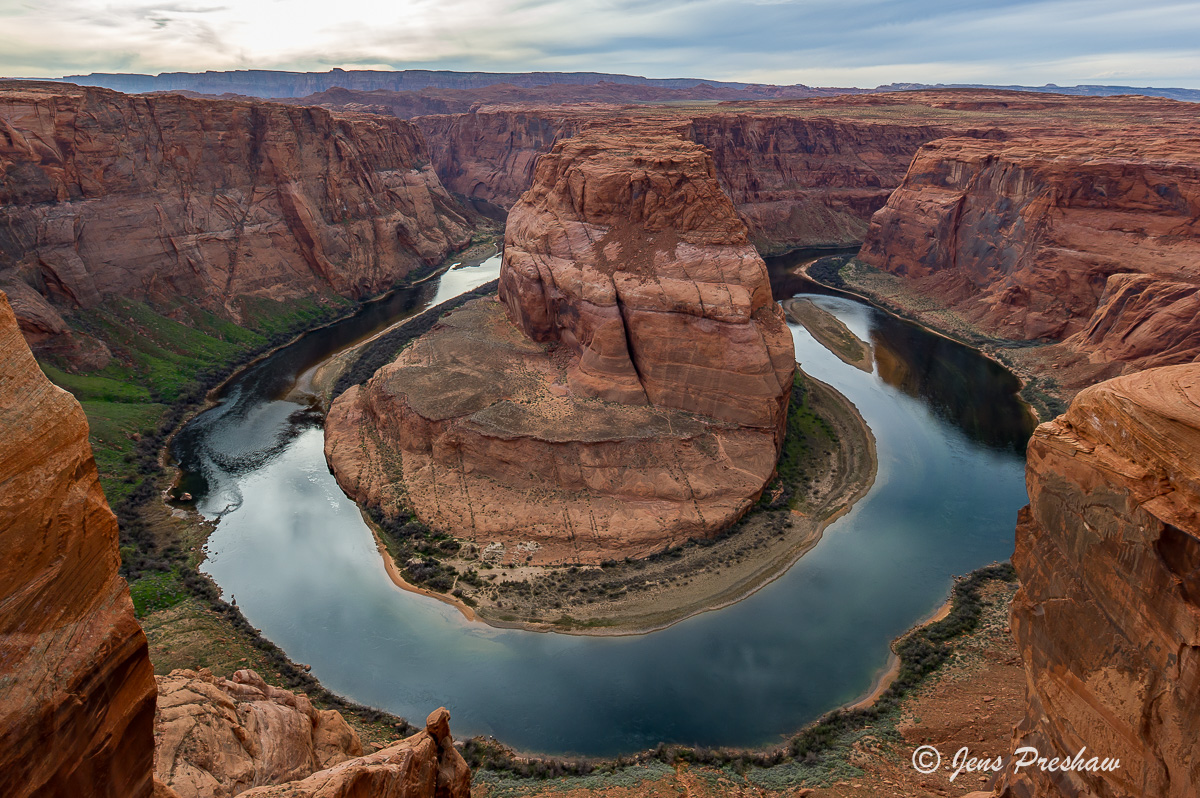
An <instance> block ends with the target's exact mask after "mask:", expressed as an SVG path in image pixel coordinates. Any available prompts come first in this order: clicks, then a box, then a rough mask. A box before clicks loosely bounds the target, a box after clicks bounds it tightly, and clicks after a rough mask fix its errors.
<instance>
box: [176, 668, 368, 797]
mask: <svg viewBox="0 0 1200 798" xmlns="http://www.w3.org/2000/svg"><path fill="white" fill-rule="evenodd" d="M157 682H158V709H157V712H156V717H155V725H154V731H155V738H156V745H155V752H154V753H155V768H154V770H155V776H156V778H158V779H159V781H161V782H162V783H164V784H166V785H168V786H170V787H171V788H172V789H174V790H175V791H176V792H177V793H178V794H179V795H180V796H181V797H182V798H198V797H199V796H205V798H230V796H234V795H237V794H238V793H241V792H244V791H246V790H248V789H250V788H251V787H260V786H264V785H274V784H282V783H284V782H288V781H296V780H299V779H304V778H307V777H308V776H311V775H312V774H313V773H314V772H316V771H318V770H322V769H324V768H328V767H332V766H333V765H337V764H340V763H341V762H345V761H346V760H347V759H351V758H353V757H356V756H362V753H363V749H362V744H361V743H360V742H359V739H358V734H357V733H355V731H354V729H352V728H351V727H350V726H349V725H348V724H347V723H346V721H345V720H343V718H342V716H341V714H340V713H338V712H336V711H335V710H331V709H330V710H317V709H315V708H314V707H313V706H312V703H311V702H310V701H309V700H308V698H307V697H306V696H304V695H303V694H296V693H291V692H288V691H287V690H281V689H280V688H278V687H272V686H270V685H268V684H266V682H264V681H263V680H262V678H261V677H260V676H259V675H258V674H257V673H255V672H254V671H251V670H241V671H237V672H236V673H234V674H233V678H232V679H221V678H218V677H215V676H213V675H212V674H211V673H209V672H207V671H201V672H200V673H197V672H195V671H186V670H183V671H172V672H171V674H170V675H169V676H159V677H157Z"/></svg>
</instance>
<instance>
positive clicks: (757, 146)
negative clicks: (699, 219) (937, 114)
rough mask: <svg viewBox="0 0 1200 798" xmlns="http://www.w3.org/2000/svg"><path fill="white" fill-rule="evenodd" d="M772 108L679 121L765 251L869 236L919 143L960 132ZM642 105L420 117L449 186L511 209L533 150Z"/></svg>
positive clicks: (608, 124)
mask: <svg viewBox="0 0 1200 798" xmlns="http://www.w3.org/2000/svg"><path fill="white" fill-rule="evenodd" d="M797 104H799V103H797ZM774 107H776V106H771V107H770V108H774ZM835 108H836V107H835ZM769 111H770V109H765V112H764V111H757V112H754V113H736V114H735V113H715V114H705V115H702V116H695V117H692V116H688V115H683V114H680V115H678V117H677V118H676V119H674V120H673V121H674V123H675V125H676V126H677V127H678V128H679V129H680V130H681V131H685V135H686V137H687V138H690V139H691V140H693V141H696V142H698V143H700V144H703V145H704V146H706V147H708V148H709V149H710V150H711V151H712V155H713V159H714V161H715V163H716V170H717V176H718V179H719V180H720V183H721V186H722V187H723V188H724V189H725V190H726V192H727V193H728V194H729V195H730V196H731V198H732V199H733V202H734V205H735V206H736V208H737V211H738V213H740V214H741V215H742V217H743V219H744V220H745V221H746V223H747V224H748V225H749V227H750V234H751V237H752V239H753V241H754V243H755V244H756V245H757V246H759V247H760V248H762V249H764V250H778V249H787V248H791V247H796V246H807V245H822V244H843V245H844V244H847V243H855V242H858V241H860V240H862V237H863V235H864V233H865V232H866V229H867V220H868V219H869V218H870V216H871V214H872V213H874V212H875V211H876V210H878V209H879V208H880V207H881V206H882V205H883V204H884V202H885V201H886V200H887V197H888V194H889V193H890V192H891V191H892V189H893V188H895V187H896V186H897V185H899V183H900V180H901V178H903V177H904V170H905V169H906V168H907V166H908V163H909V161H910V160H911V159H912V156H913V154H914V153H915V152H916V151H917V149H918V148H919V147H920V146H921V145H922V144H924V143H925V142H927V141H929V140H930V139H933V138H938V137H940V136H944V135H947V133H949V132H952V129H951V128H949V127H947V126H945V125H937V124H934V123H930V122H925V121H923V120H919V119H918V120H914V121H912V122H906V121H900V122H896V121H888V120H883V121H874V120H871V121H863V120H854V119H842V118H837V116H836V115H835V116H833V118H821V117H819V116H817V117H815V118H813V117H808V116H797V115H795V114H794V113H791V112H776V113H774V114H772V113H770V112H769ZM637 113H638V112H637V111H633V110H631V109H627V108H626V109H620V110H612V109H610V110H605V109H596V108H578V107H576V108H562V109H556V108H544V107H543V108H538V107H526V108H516V109H506V108H498V109H482V110H479V111H477V112H473V113H469V114H453V115H442V116H425V117H418V118H417V119H415V120H413V121H414V122H415V124H416V125H417V126H418V127H420V128H421V130H422V132H424V134H425V137H426V138H427V139H428V141H429V149H430V154H431V157H432V160H433V163H434V165H435V167H436V168H437V172H438V175H439V176H440V177H441V179H442V182H443V183H444V184H445V185H446V187H447V188H449V189H450V190H451V191H455V192H458V193H460V194H463V195H466V196H468V197H473V198H477V199H483V200H487V201H488V202H491V203H493V204H495V205H498V206H500V207H503V208H509V207H511V206H512V205H513V204H514V203H515V202H516V200H517V198H518V197H520V196H521V194H522V192H524V191H525V190H526V189H527V188H529V187H530V186H531V185H532V182H533V170H534V164H535V163H536V161H537V157H538V156H539V155H540V154H542V153H545V152H548V151H549V150H550V148H551V146H553V144H554V143H555V142H557V141H560V140H562V139H564V138H569V137H571V136H573V135H575V134H576V133H578V132H579V131H581V130H584V129H587V128H597V129H607V128H613V127H619V126H620V125H622V124H624V123H625V122H626V121H627V120H628V119H629V118H630V116H634V117H636V116H637ZM832 113H833V114H836V110H832ZM961 132H964V133H965V132H967V131H966V129H965V128H963V129H962V130H961Z"/></svg>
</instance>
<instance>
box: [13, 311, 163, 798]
mask: <svg viewBox="0 0 1200 798" xmlns="http://www.w3.org/2000/svg"><path fill="white" fill-rule="evenodd" d="M0 430H3V431H4V435H3V437H2V438H0V542H2V544H3V551H4V556H3V557H2V558H0V795H4V796H6V797H7V798H19V797H20V796H39V798H56V797H57V798H76V797H77V796H81V795H87V796H97V797H98V798H100V797H108V798H138V797H139V796H149V795H150V791H151V787H152V782H151V778H152V773H153V770H152V766H153V756H154V737H153V722H154V697H155V686H154V675H153V671H152V669H151V666H150V658H149V655H148V653H147V646H146V638H145V636H144V635H143V634H142V630H141V628H140V627H139V626H138V623H137V621H136V620H135V619H134V614H133V603H132V602H131V601H130V599H129V589H128V587H127V586H126V584H125V580H123V579H121V578H120V577H119V576H118V575H117V567H118V564H119V557H118V554H117V519H116V517H115V516H114V515H113V513H112V511H111V510H109V508H108V503H107V502H106V501H105V499H104V493H103V492H102V491H101V489H100V483H99V482H98V480H97V474H96V464H95V461H94V459H93V458H92V450H91V448H90V447H89V446H88V425H87V420H86V419H85V418H84V415H83V410H82V409H81V408H80V407H79V403H78V402H76V401H75V400H74V399H73V398H71V396H70V394H68V393H66V392H65V391H63V390H60V389H59V388H56V387H54V386H53V385H51V384H50V381H49V380H47V379H46V378H45V376H43V375H42V372H41V371H40V370H39V369H38V366H37V363H36V362H35V361H34V359H33V354H32V353H31V352H30V351H29V347H28V346H27V345H26V343H25V341H24V340H23V339H22V336H21V333H20V331H19V329H18V327H17V321H16V318H15V317H14V315H13V313H12V310H11V309H10V308H9V304H8V301H7V299H6V298H5V297H4V295H3V294H0Z"/></svg>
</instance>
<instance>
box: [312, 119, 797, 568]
mask: <svg viewBox="0 0 1200 798" xmlns="http://www.w3.org/2000/svg"><path fill="white" fill-rule="evenodd" d="M500 299H501V300H502V303H497V302H495V301H492V300H478V301H476V302H473V303H471V304H469V305H467V306H465V307H464V308H463V309H462V310H460V311H458V312H456V313H454V314H452V315H450V316H449V317H448V318H445V319H443V321H442V323H441V324H440V325H439V326H438V327H436V328H434V330H432V331H431V332H430V333H428V334H427V335H426V336H424V337H422V338H421V339H420V340H419V341H417V342H416V343H415V344H414V345H413V346H412V347H410V348H409V349H407V350H405V352H404V353H402V354H401V356H400V357H399V358H398V359H397V360H396V361H395V362H394V363H392V364H390V365H388V366H385V367H384V368H382V369H380V371H379V372H377V373H376V375H375V376H374V377H373V378H372V379H371V380H370V381H369V382H368V383H366V384H365V385H363V386H359V387H357V388H354V389H351V390H350V391H347V392H346V393H345V394H344V395H343V396H342V397H341V398H339V399H338V400H337V401H336V402H335V403H334V405H333V407H332V408H331V410H330V413H329V416H328V418H327V421H326V456H327V458H328V460H329V462H330V464H331V466H332V468H333V470H334V473H335V474H336V475H337V477H338V481H339V483H340V484H341V485H342V487H343V488H344V489H345V490H346V491H347V492H348V493H350V494H351V495H352V496H354V497H355V498H356V499H358V500H359V501H360V502H365V503H369V504H377V505H380V506H382V507H383V508H384V510H385V511H387V512H394V508H395V507H396V506H397V505H399V504H403V505H405V506H408V507H411V508H412V509H413V510H414V511H415V512H416V513H417V515H418V516H419V517H420V518H421V519H422V520H424V521H426V522H427V523H430V524H432V525H433V526H435V527H438V528H441V529H446V530H449V531H452V532H453V533H454V534H455V535H456V536H459V537H463V538H468V539H472V540H474V541H476V542H477V543H479V544H481V545H488V544H492V543H498V544H500V545H506V546H509V545H514V544H518V545H521V544H532V545H530V546H529V548H530V552H531V553H530V557H532V559H533V560H534V561H537V562H588V561H599V560H601V559H604V558H606V557H612V556H616V555H630V554H632V555H638V554H647V553H650V552H651V551H654V550H658V549H661V548H662V547H663V545H664V544H668V543H678V542H680V541H682V540H684V539H686V538H688V537H693V536H702V535H709V534H712V533H714V532H716V531H717V530H719V529H721V528H722V527H723V526H726V525H728V524H729V523H730V522H731V521H733V520H734V519H736V518H737V517H738V516H739V515H740V514H741V513H742V512H744V511H745V509H746V508H748V507H749V505H750V504H751V503H752V502H753V501H754V500H755V499H756V498H757V497H758V495H759V494H760V493H761V491H762V488H763V486H764V485H765V483H766V482H767V481H768V480H769V478H770V476H771V474H772V473H773V471H774V467H775V461H776V459H777V456H778V447H779V445H780V443H781V438H782V433H781V430H782V425H783V423H784V420H785V415H786V408H787V400H788V397H789V395H790V391H791V385H792V375H793V373H794V370H795V356H794V353H793V350H792V340H791V335H790V332H789V331H788V329H787V326H786V324H785V322H784V319H783V314H782V311H781V310H780V309H779V307H778V306H777V305H776V304H775V303H774V302H773V301H772V298H771V293H770V286H769V283H768V281H767V275H766V269H765V266H764V264H763V262H762V260H761V258H759V257H758V255H757V254H756V253H755V252H754V249H753V248H752V247H751V246H750V244H749V241H748V239H747V236H746V231H745V227H744V226H743V225H742V224H741V222H740V221H739V220H738V218H737V216H736V214H735V212H734V210H733V207H732V205H731V204H730V202H729V200H728V198H726V197H725V196H724V195H723V194H722V193H721V190H720V188H719V186H718V185H717V182H716V180H715V175H714V172H713V168H712V162H711V159H710V158H709V156H708V155H707V153H706V152H705V150H704V149H703V148H702V147H699V146H697V145H695V144H691V143H689V142H685V141H682V140H680V139H678V138H675V137H673V136H670V135H663V134H661V133H659V134H657V135H655V134H653V133H652V132H648V131H645V130H642V131H635V132H630V133H626V134H613V133H588V134H585V135H581V136H579V137H577V138H574V139H569V140H566V141H564V142H561V143H560V144H559V145H557V146H556V147H555V149H554V151H553V152H552V153H551V154H550V155H547V156H546V157H544V158H543V159H542V160H541V162H540V163H539V166H538V172H537V182H536V185H535V187H534V188H533V189H531V190H530V191H529V192H528V193H527V194H526V195H525V197H523V198H522V200H521V202H519V203H518V204H517V206H516V207H514V208H513V211H512V213H511V214H510V217H509V225H508V229H507V239H506V243H505V256H504V265H503V268H502V270H501V277H500ZM506 311H507V312H506Z"/></svg>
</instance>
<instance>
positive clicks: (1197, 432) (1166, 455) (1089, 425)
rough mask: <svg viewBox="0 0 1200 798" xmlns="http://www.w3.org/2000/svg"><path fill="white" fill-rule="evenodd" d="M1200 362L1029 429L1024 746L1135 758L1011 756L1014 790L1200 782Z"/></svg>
mask: <svg viewBox="0 0 1200 798" xmlns="http://www.w3.org/2000/svg"><path fill="white" fill-rule="evenodd" d="M1197 452H1200V365H1186V366H1172V367H1167V368H1159V369H1151V370H1149V371H1144V372H1141V373H1138V374H1134V375H1129V376H1125V377H1120V378H1117V379H1114V380H1110V381H1108V382H1105V383H1101V384H1099V385H1096V386H1094V387H1091V388H1089V389H1087V390H1085V391H1083V392H1081V393H1080V394H1079V395H1078V396H1076V397H1075V400H1074V401H1073V402H1072V404H1071V407H1070V409H1069V410H1068V411H1067V413H1066V414H1065V415H1063V416H1060V417H1059V418H1057V419H1055V420H1054V421H1052V422H1048V423H1046V424H1042V425H1041V426H1040V427H1038V429H1037V431H1036V432H1035V434H1034V436H1033V439H1032V441H1031V442H1030V445H1029V464H1028V469H1027V483H1028V487H1029V500H1030V506H1029V507H1028V508H1026V509H1025V510H1023V511H1022V513H1021V517H1020V522H1019V525H1018V527H1017V548H1016V554H1015V556H1014V558H1013V564H1014V565H1015V566H1016V568H1017V571H1018V573H1019V575H1020V577H1021V585H1022V586H1021V590H1020V592H1018V594H1017V597H1016V599H1015V601H1014V603H1013V612H1012V628H1013V634H1014V636H1015V638H1016V641H1017V645H1018V647H1019V648H1020V650H1021V654H1022V658H1023V659H1024V662H1025V670H1026V676H1027V681H1028V688H1027V713H1026V717H1025V719H1024V721H1023V722H1022V723H1021V724H1020V725H1019V726H1018V727H1017V730H1016V733H1015V740H1014V746H1032V747H1034V748H1036V749H1038V751H1039V752H1042V753H1043V755H1046V756H1067V757H1072V758H1073V757H1074V756H1075V754H1076V753H1077V752H1079V751H1081V750H1083V749H1084V748H1085V747H1086V753H1085V754H1084V760H1085V761H1086V760H1087V759H1089V758H1090V757H1092V756H1095V757H1098V758H1101V759H1103V758H1104V757H1112V758H1115V759H1119V761H1120V767H1119V768H1117V769H1115V770H1110V771H1108V772H1097V771H1094V770H1090V771H1089V770H1077V771H1073V772H1066V773H1063V772H1054V771H1049V772H1047V771H1043V770H1041V769H1040V768H1037V767H1028V768H1026V769H1023V770H1022V771H1021V772H1020V773H1019V774H1017V775H1015V776H1014V775H1013V774H1012V773H1011V772H1010V773H1009V775H1008V777H1007V781H1006V783H1005V784H1004V785H1002V786H1003V789H1002V792H1003V794H1004V795H1008V796H1013V797H1014V798H1016V797H1018V796H1020V797H1024V796H1055V795H1063V796H1083V795H1089V796H1092V795H1094V796H1105V797H1107V796H1125V795H1143V796H1179V798H1183V796H1191V795H1196V794H1198V793H1200V760H1197V759H1196V757H1195V755H1194V753H1195V745H1196V740H1197V738H1198V737H1200V715H1198V714H1197V712H1196V707H1197V705H1198V703H1200V459H1198V458H1197Z"/></svg>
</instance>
